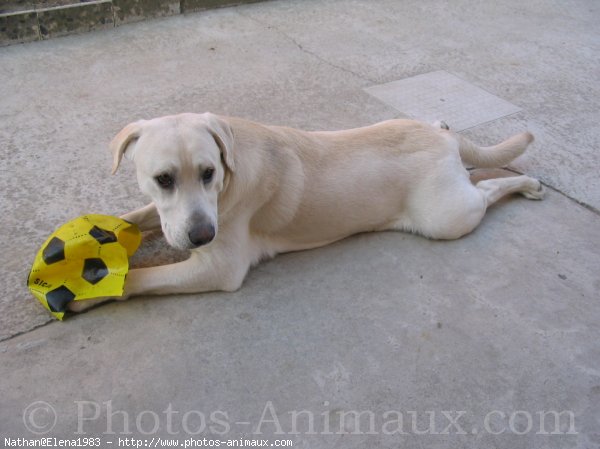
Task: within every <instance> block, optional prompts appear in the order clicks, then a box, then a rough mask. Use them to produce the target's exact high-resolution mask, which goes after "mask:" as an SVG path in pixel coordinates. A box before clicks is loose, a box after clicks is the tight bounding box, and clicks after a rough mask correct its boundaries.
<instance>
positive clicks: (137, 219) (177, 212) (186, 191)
mask: <svg viewBox="0 0 600 449" xmlns="http://www.w3.org/2000/svg"><path fill="white" fill-rule="evenodd" d="M532 140H533V136H532V135H531V134H530V133H522V134H518V135H516V136H514V137H511V138H510V139H508V140H506V141H504V142H502V143H500V144H499V145H496V146H492V147H487V148H480V147H478V146H476V145H474V144H473V143H471V142H470V141H469V140H467V139H466V138H464V137H462V136H460V135H458V134H456V133H454V132H452V131H450V130H448V129H447V127H446V126H444V124H437V125H429V124H424V123H420V122H416V121H413V120H390V121H386V122H382V123H378V124H375V125H372V126H368V127H365V128H358V129H350V130H346V131H333V132H306V131H300V130H297V129H292V128H286V127H280V126H266V125H261V124H258V123H253V122H250V121H247V120H243V119H239V118H231V117H223V116H217V115H214V114H210V113H205V114H180V115H175V116H168V117H161V118H157V119H154V120H148V121H139V122H135V123H132V124H130V125H128V126H126V127H125V128H124V129H123V130H122V131H121V132H119V134H117V136H116V137H115V138H114V139H113V141H112V143H111V145H110V146H111V149H112V153H113V160H114V164H113V173H114V172H115V171H116V170H117V168H118V167H119V164H120V162H121V159H122V157H123V156H125V157H126V158H127V159H131V160H132V161H133V162H134V163H135V166H136V170H137V179H138V183H139V186H140V188H141V190H142V192H144V193H145V194H146V195H148V196H149V197H150V198H151V199H152V203H150V204H149V205H147V206H145V207H143V208H141V209H139V210H136V211H133V212H130V213H128V214H126V215H124V216H123V218H125V219H126V220H129V221H131V222H134V223H137V224H138V225H139V227H140V229H141V230H142V231H147V230H151V229H154V228H158V227H160V226H162V230H163V232H164V235H165V237H166V239H167V241H168V242H169V244H171V245H172V246H174V247H176V248H180V249H189V250H191V254H190V257H189V259H187V260H186V261H184V262H179V263H175V264H171V265H165V266H158V267H151V268H141V269H133V270H131V272H130V273H129V274H128V276H127V280H126V284H125V294H124V295H123V297H122V298H116V299H127V298H129V297H131V296H134V295H142V294H170V293H195V292H206V291H211V290H225V291H232V290H237V289H238V288H240V286H241V285H242V282H243V280H244V277H245V276H246V273H247V272H248V269H249V268H250V266H252V265H253V264H255V263H257V262H258V261H260V260H261V259H264V258H266V257H272V256H274V255H275V254H277V253H283V252H287V251H296V250H303V249H309V248H316V247H318V246H322V245H327V244H328V243H331V242H335V241H336V240H340V239H343V238H344V237H347V236H349V235H352V234H355V233H358V232H367V231H383V230H398V231H408V232H415V233H419V234H422V235H424V236H426V237H430V238H433V239H457V238H459V237H461V236H463V235H465V234H467V233H469V232H471V231H472V230H473V229H474V228H475V227H476V226H477V225H478V224H479V222H480V221H481V219H482V218H483V216H484V214H485V211H486V208H487V207H488V206H490V205H491V204H493V203H494V202H495V201H497V200H498V199H499V198H501V197H502V196H504V195H507V194H510V193H515V192H518V193H521V194H522V195H524V196H525V197H527V198H530V199H536V200H537V199H541V198H542V197H543V194H544V192H543V189H542V185H541V184H540V182H539V181H537V180H535V179H533V178H530V177H528V176H515V177H510V178H499V179H489V180H485V181H480V182H479V183H477V185H473V184H471V182H470V180H469V173H468V172H467V170H465V168H464V166H463V162H464V163H466V164H469V165H473V166H475V167H482V168H487V167H501V166H504V165H506V164H507V163H509V162H510V161H512V160H513V159H514V158H516V157H517V156H519V155H520V154H521V153H523V152H524V151H525V148H526V147H527V145H528V144H529V143H530V142H531V141H532ZM108 299H115V298H106V299H102V300H94V301H81V302H80V301H77V302H71V303H70V308H71V310H74V311H81V310H83V309H86V308H88V307H90V306H92V305H95V304H97V303H98V302H102V301H104V300H108Z"/></svg>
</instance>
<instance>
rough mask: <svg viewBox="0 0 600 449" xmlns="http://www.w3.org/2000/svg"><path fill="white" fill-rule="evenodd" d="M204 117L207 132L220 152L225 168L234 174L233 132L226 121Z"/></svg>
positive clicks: (208, 114) (211, 116) (216, 116)
mask: <svg viewBox="0 0 600 449" xmlns="http://www.w3.org/2000/svg"><path fill="white" fill-rule="evenodd" d="M206 116H207V117H208V130H209V132H210V134H211V135H212V136H213V138H214V139H215V142H217V145H218V146H219V149H220V150H221V158H222V159H223V162H224V163H225V165H226V166H227V168H229V170H231V171H232V172H234V171H235V158H234V157H233V130H232V129H231V126H230V125H229V123H228V122H227V120H225V119H223V118H221V117H219V116H218V115H215V114H211V113H206Z"/></svg>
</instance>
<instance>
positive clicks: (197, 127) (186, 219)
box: [110, 113, 235, 249]
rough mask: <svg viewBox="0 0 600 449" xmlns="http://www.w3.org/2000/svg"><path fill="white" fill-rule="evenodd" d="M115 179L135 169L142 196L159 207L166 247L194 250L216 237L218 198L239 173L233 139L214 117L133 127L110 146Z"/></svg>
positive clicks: (175, 119) (183, 117)
mask: <svg viewBox="0 0 600 449" xmlns="http://www.w3.org/2000/svg"><path fill="white" fill-rule="evenodd" d="M110 148H111V151H112V154H113V169H112V171H113V174H114V173H115V172H116V171H117V168H118V167H119V164H120V162H121V159H122V158H123V156H125V158H127V159H130V160H132V161H133V162H134V163H135V166H136V171H137V179H138V183H139V186H140V189H141V190H142V192H144V193H145V194H146V195H148V196H149V197H150V198H151V199H152V200H153V202H154V204H155V205H156V208H157V210H158V213H159V215H160V221H161V224H162V229H163V232H164V234H165V237H166V238H167V241H168V242H169V243H170V244H171V245H172V246H173V247H175V248H179V249H191V248H197V247H199V246H202V245H206V244H208V243H210V242H211V241H212V240H213V239H214V238H215V236H216V235H217V232H218V196H219V193H220V192H221V191H222V190H223V187H224V182H225V180H226V176H228V174H229V172H233V171H234V170H235V163H234V160H233V153H232V150H233V133H232V130H231V127H230V126H229V124H228V123H227V121H226V120H225V119H222V118H220V117H218V116H216V115H214V114H210V113H205V114H180V115H174V116H167V117H161V118H157V119H153V120H141V121H139V122H135V123H131V124H129V125H127V126H126V127H125V128H123V130H121V131H120V132H119V133H118V134H117V135H116V136H115V138H114V139H113V140H112V142H111V144H110Z"/></svg>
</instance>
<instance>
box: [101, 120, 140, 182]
mask: <svg viewBox="0 0 600 449" xmlns="http://www.w3.org/2000/svg"><path fill="white" fill-rule="evenodd" d="M142 123H143V120H140V121H138V122H134V123H130V124H129V125H127V126H126V127H125V128H123V129H122V130H121V131H119V133H118V134H117V135H116V136H115V137H114V139H113V140H112V141H111V142H110V145H109V148H110V151H111V152H112V156H113V165H112V174H113V175H114V174H115V173H116V172H117V169H118V168H119V164H120V163H121V159H122V158H123V154H125V152H126V151H127V156H128V158H129V159H133V151H134V148H128V147H129V146H130V145H131V144H133V143H135V141H136V140H137V139H138V138H139V137H140V134H141V132H142Z"/></svg>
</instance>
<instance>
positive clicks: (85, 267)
mask: <svg viewBox="0 0 600 449" xmlns="http://www.w3.org/2000/svg"><path fill="white" fill-rule="evenodd" d="M140 241H141V234H140V231H139V229H138V228H137V226H136V225H134V224H132V223H129V222H127V221H125V220H122V219H120V218H117V217H111V216H108V215H84V216H82V217H79V218H76V219H75V220H72V221H70V222H68V223H66V224H64V225H63V226H61V227H60V228H59V229H57V230H56V231H55V232H54V233H53V234H52V235H51V236H50V237H49V238H48V240H46V242H45V243H44V244H43V245H42V248H41V249H40V250H39V252H38V254H37V256H36V258H35V261H34V263H33V267H32V269H31V272H30V273H29V277H28V279H27V285H28V287H29V289H30V290H31V292H32V293H33V295H34V296H35V297H36V298H37V299H38V300H39V301H40V302H41V303H42V305H44V306H45V307H46V308H47V309H48V310H49V311H50V313H52V314H53V315H54V316H55V317H56V318H58V319H59V320H62V319H63V317H64V314H65V311H66V310H67V304H68V303H69V302H71V301H81V300H85V299H91V298H99V297H105V296H121V295H122V294H123V286H124V284H125V277H126V275H127V272H128V271H129V257H130V256H132V255H133V253H134V252H135V251H136V249H137V248H138V246H139V244H140Z"/></svg>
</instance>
